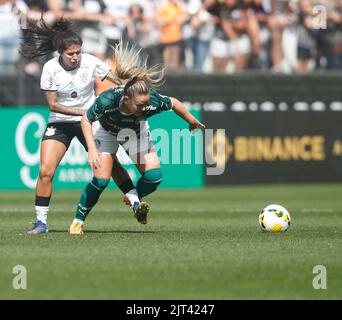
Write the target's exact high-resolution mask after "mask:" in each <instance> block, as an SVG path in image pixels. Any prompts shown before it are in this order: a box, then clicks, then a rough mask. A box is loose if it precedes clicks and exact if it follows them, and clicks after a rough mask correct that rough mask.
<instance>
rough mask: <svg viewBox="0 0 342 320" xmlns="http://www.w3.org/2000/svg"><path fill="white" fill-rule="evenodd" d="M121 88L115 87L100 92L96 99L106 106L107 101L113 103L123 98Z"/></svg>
mask: <svg viewBox="0 0 342 320" xmlns="http://www.w3.org/2000/svg"><path fill="white" fill-rule="evenodd" d="M123 88H124V87H123V86H120V87H116V88H110V89H108V90H106V91H104V92H102V93H101V94H100V95H99V96H98V98H99V99H100V100H101V101H102V102H103V103H105V104H106V102H107V103H108V101H110V102H115V101H116V100H119V99H121V97H122V96H123Z"/></svg>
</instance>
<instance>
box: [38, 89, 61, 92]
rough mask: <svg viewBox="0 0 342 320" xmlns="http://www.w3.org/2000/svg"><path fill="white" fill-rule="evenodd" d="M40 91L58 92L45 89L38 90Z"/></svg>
mask: <svg viewBox="0 0 342 320" xmlns="http://www.w3.org/2000/svg"><path fill="white" fill-rule="evenodd" d="M40 90H42V91H48V92H57V91H58V90H47V89H43V88H40Z"/></svg>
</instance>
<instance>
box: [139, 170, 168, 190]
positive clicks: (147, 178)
mask: <svg viewBox="0 0 342 320" xmlns="http://www.w3.org/2000/svg"><path fill="white" fill-rule="evenodd" d="M142 178H143V180H144V182H145V183H148V184H149V185H150V186H151V187H152V188H154V189H157V187H158V186H159V185H160V183H161V182H162V179H163V172H162V171H161V169H160V168H156V169H151V170H147V171H146V172H144V174H143V177H142Z"/></svg>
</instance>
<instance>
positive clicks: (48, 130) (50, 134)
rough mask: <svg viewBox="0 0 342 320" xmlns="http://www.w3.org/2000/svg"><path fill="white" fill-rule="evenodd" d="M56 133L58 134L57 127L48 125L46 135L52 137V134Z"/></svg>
mask: <svg viewBox="0 0 342 320" xmlns="http://www.w3.org/2000/svg"><path fill="white" fill-rule="evenodd" d="M55 134H56V128H54V127H47V128H46V132H45V135H46V136H47V137H51V136H53V135H55Z"/></svg>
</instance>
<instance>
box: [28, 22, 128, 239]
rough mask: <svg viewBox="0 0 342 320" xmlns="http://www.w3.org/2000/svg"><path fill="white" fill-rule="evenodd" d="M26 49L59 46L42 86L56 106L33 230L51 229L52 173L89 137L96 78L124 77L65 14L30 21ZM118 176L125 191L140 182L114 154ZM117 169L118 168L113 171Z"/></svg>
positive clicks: (41, 51) (40, 51)
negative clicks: (85, 44) (85, 47)
mask: <svg viewBox="0 0 342 320" xmlns="http://www.w3.org/2000/svg"><path fill="white" fill-rule="evenodd" d="M24 31H25V37H24V39H23V43H22V45H21V54H22V55H23V56H24V57H26V58H28V59H33V58H35V57H39V56H45V55H48V54H51V53H53V52H55V51H57V52H58V54H59V55H58V56H57V57H55V58H52V59H51V60H49V61H48V62H46V63H45V64H44V67H43V71H42V75H41V83H40V85H41V89H42V90H43V91H44V92H45V96H46V99H47V102H48V105H49V108H50V116H49V121H48V125H47V128H46V131H45V133H44V136H43V138H42V142H41V151H40V170H39V177H38V181H37V187H36V197H35V210H36V216H37V221H36V222H35V224H34V226H33V228H32V229H31V230H30V231H29V232H28V233H29V234H39V233H47V232H48V226H47V215H48V210H49V203H50V199H51V194H52V179H53V176H54V174H55V171H56V168H57V166H58V164H59V163H60V161H61V160H62V158H63V156H64V154H65V153H66V151H67V149H68V147H69V145H70V143H71V140H72V139H73V138H74V137H77V139H78V140H79V141H80V142H81V143H82V144H83V146H84V147H85V148H87V147H86V143H85V140H84V137H83V134H82V130H81V125H80V120H81V117H82V115H83V114H84V113H85V111H86V110H87V109H88V107H89V106H91V105H92V104H93V102H94V100H95V92H94V79H95V77H99V78H101V79H108V80H110V81H112V82H113V83H114V84H120V80H119V79H118V78H117V77H115V76H114V74H113V72H112V71H111V69H110V67H109V66H107V65H106V64H104V63H103V62H102V61H101V60H99V59H98V58H96V57H94V56H92V55H89V54H82V53H81V48H82V39H81V38H80V37H79V35H78V34H77V33H75V32H74V31H73V30H72V28H71V23H70V22H69V21H67V20H64V19H60V20H58V21H57V22H56V23H55V24H54V25H53V26H51V27H50V26H48V25H47V24H46V23H45V22H44V20H43V19H41V20H40V21H30V20H29V21H28V22H27V28H26V29H25V30H24ZM111 157H112V161H111V163H112V164H113V167H112V168H111V169H110V170H111V172H113V179H114V180H115V182H116V183H117V184H118V186H119V188H120V189H121V191H122V192H123V193H124V194H127V193H128V192H129V191H130V190H131V189H133V188H134V186H133V183H132V181H131V179H130V178H129V176H128V174H127V172H126V170H125V169H124V168H122V166H121V165H120V163H119V162H118V161H117V159H116V156H115V153H113V154H112V155H111ZM111 174H112V173H111ZM92 187H93V188H96V189H99V190H103V189H104V187H105V186H104V185H103V184H101V181H100V180H94V181H93V185H92Z"/></svg>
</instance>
